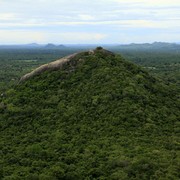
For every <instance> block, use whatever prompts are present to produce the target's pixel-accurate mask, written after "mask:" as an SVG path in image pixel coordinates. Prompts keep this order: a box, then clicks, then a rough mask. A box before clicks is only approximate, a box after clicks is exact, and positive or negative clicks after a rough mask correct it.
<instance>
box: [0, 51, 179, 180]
mask: <svg viewBox="0 0 180 180" xmlns="http://www.w3.org/2000/svg"><path fill="white" fill-rule="evenodd" d="M0 112H1V115H0V128H1V134H0V149H1V151H0V153H1V157H2V158H1V159H0V163H1V166H0V167H1V169H0V178H2V179H5V180H7V179H17V180H19V179H31V180H32V179H40V180H41V179H42V180H43V179H49V180H53V179H54V180H55V179H64V180H66V179H77V180H80V179H82V180H84V179H87V180H88V179H107V180H110V179H114V180H116V179H117V180H119V179H122V180H129V179H133V180H135V179H138V180H139V179H142V180H143V179H144V180H149V179H155V180H156V179H162V180H165V179H167V180H168V179H179V178H180V164H179V162H180V154H179V150H180V146H179V145H180V142H179V137H180V134H179V132H180V126H179V125H180V124H179V121H178V119H179V101H178V94H177V91H176V90H175V89H172V88H170V87H169V86H168V85H167V84H165V83H164V82H163V81H162V80H160V79H157V78H154V77H153V76H151V75H150V74H149V73H148V72H147V71H146V70H143V69H142V68H140V67H139V66H136V65H135V64H132V63H130V62H127V61H125V60H124V59H123V58H122V57H121V56H118V55H117V56H114V55H113V54H111V53H108V52H106V51H104V50H103V49H97V50H96V51H95V54H89V53H86V52H85V53H80V54H78V55H77V56H76V57H75V58H74V59H72V61H71V62H70V63H69V64H68V65H66V66H64V68H63V69H62V70H59V71H52V72H45V73H43V74H41V75H39V76H36V77H34V78H32V79H30V80H28V81H26V82H23V83H22V84H20V85H17V86H15V87H14V88H11V89H9V90H8V91H7V92H6V93H5V94H4V95H2V96H1V99H0Z"/></svg>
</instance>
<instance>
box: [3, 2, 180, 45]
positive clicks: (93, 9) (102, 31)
mask: <svg viewBox="0 0 180 180" xmlns="http://www.w3.org/2000/svg"><path fill="white" fill-rule="evenodd" d="M0 29H1V30H3V31H2V32H1V33H3V34H4V35H3V34H1V37H2V38H3V39H4V40H5V38H4V37H6V38H7V39H9V37H8V36H11V35H10V33H9V31H12V34H13V36H17V37H18V36H20V33H23V34H24V35H23V36H22V37H23V38H24V42H25V41H30V38H31V39H32V40H33V39H34V40H36V39H37V40H39V41H42V39H43V38H45V39H49V40H52V41H55V40H56V39H55V38H54V37H56V36H60V38H62V39H63V36H65V37H66V38H64V40H65V39H66V40H67V41H70V39H72V42H75V41H77V42H78V40H79V41H85V39H86V40H87V42H92V41H93V40H94V41H101V42H104V40H107V41H108V42H111V41H116V40H117V38H116V37H115V36H118V35H119V34H121V33H122V31H124V32H123V34H124V33H125V34H126V35H127V36H130V35H131V34H130V32H136V30H137V29H138V30H139V29H140V30H142V31H143V32H144V33H146V34H148V33H149V31H153V32H154V31H156V32H157V33H159V36H158V35H155V34H154V37H156V38H157V41H158V37H160V35H161V34H165V33H162V32H169V34H168V33H167V34H168V37H170V36H172V32H174V31H179V29H180V1H179V0H126V1H125V0H98V1H96V0H92V1H89V0H71V1H67V0H53V1H50V0H36V1H32V0H13V1H12V0H0ZM179 32H180V31H179ZM53 33H54V35H53ZM67 33H70V34H68V35H69V37H71V33H73V35H72V37H71V38H70V39H68V37H67V36H68V35H67ZM81 33H84V34H82V36H81V37H82V40H81V37H79V34H81ZM25 34H27V35H25ZM28 34H30V36H28ZM107 34H108V36H106V37H104V36H105V35H107ZM74 36H77V37H78V38H77V39H75V37H74ZM134 36H135V37H139V38H144V40H145V41H146V39H147V40H148V41H149V39H148V38H147V36H144V37H140V36H139V35H138V34H134ZM176 36H177V35H176ZM38 37H39V38H38ZM47 37H48V38H47ZM89 37H90V38H89ZM95 37H96V38H95ZM97 37H99V39H98V38H97ZM100 37H101V38H100ZM108 38H109V40H108ZM178 38H179V36H177V40H178ZM12 39H13V37H12ZM16 39H17V42H18V38H16ZM124 39H125V36H124ZM132 39H133V38H132ZM4 40H3V41H2V39H0V43H2V42H4ZM20 40H21V42H22V41H23V40H22V38H21V37H20ZM178 41H179V40H178Z"/></svg>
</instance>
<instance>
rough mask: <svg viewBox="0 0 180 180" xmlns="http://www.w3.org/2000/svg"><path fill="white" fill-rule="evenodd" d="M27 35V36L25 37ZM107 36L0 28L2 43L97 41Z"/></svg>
mask: <svg viewBox="0 0 180 180" xmlns="http://www.w3.org/2000/svg"><path fill="white" fill-rule="evenodd" d="M27 37H28V38H27ZM106 37H107V35H106V34H100V33H86V32H81V33H79V32H65V33H59V32H31V31H4V30H0V40H1V43H3V44H8V43H16V42H18V43H31V42H37V43H48V42H54V43H60V44H61V43H78V42H82V43H86V42H87V41H90V42H92V43H93V42H99V41H100V40H103V39H105V38H106Z"/></svg>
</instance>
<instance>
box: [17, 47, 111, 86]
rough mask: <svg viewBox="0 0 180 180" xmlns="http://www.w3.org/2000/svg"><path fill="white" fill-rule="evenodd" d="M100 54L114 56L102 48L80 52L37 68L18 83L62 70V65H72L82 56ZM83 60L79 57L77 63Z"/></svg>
mask: <svg viewBox="0 0 180 180" xmlns="http://www.w3.org/2000/svg"><path fill="white" fill-rule="evenodd" d="M98 52H99V53H102V54H103V55H104V56H108V55H111V56H114V54H113V53H112V52H110V51H108V50H105V49H103V48H102V47H97V48H96V49H95V50H90V51H86V52H82V53H74V54H72V55H69V56H66V57H64V58H61V59H59V60H56V61H53V62H51V63H48V64H44V65H42V66H40V67H38V68H36V69H35V70H33V71H32V72H30V73H28V74H26V75H24V76H23V77H21V79H20V81H19V83H21V82H24V81H26V80H28V79H30V78H32V77H34V76H37V75H39V74H41V73H43V72H45V71H54V70H58V69H62V68H63V67H64V65H66V64H68V63H70V62H71V64H72V63H73V59H74V58H75V57H76V56H78V55H81V54H82V57H83V55H94V54H96V53H98ZM82 60H83V59H82V58H81V57H79V61H82Z"/></svg>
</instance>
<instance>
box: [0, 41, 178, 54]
mask: <svg viewBox="0 0 180 180" xmlns="http://www.w3.org/2000/svg"><path fill="white" fill-rule="evenodd" d="M101 46H103V47H105V48H106V49H110V50H114V49H119V50H135V51H175V52H176V51H178V52H179V51H180V44H179V43H166V42H154V43H143V44H136V43H131V44H126V45H122V44H120V45H115V44H111V45H110V44H109V45H108V44H102V45H101ZM95 47H97V44H90V45H88V44H75V45H71V44H68V45H63V44H60V45H57V44H52V43H48V44H37V43H31V44H24V45H0V49H11V48H12V49H22V48H23V49H24V48H25V49H26V48H27V49H37V48H41V49H64V48H66V49H68V48H78V49H82V50H83V49H84V50H87V49H92V48H95Z"/></svg>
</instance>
